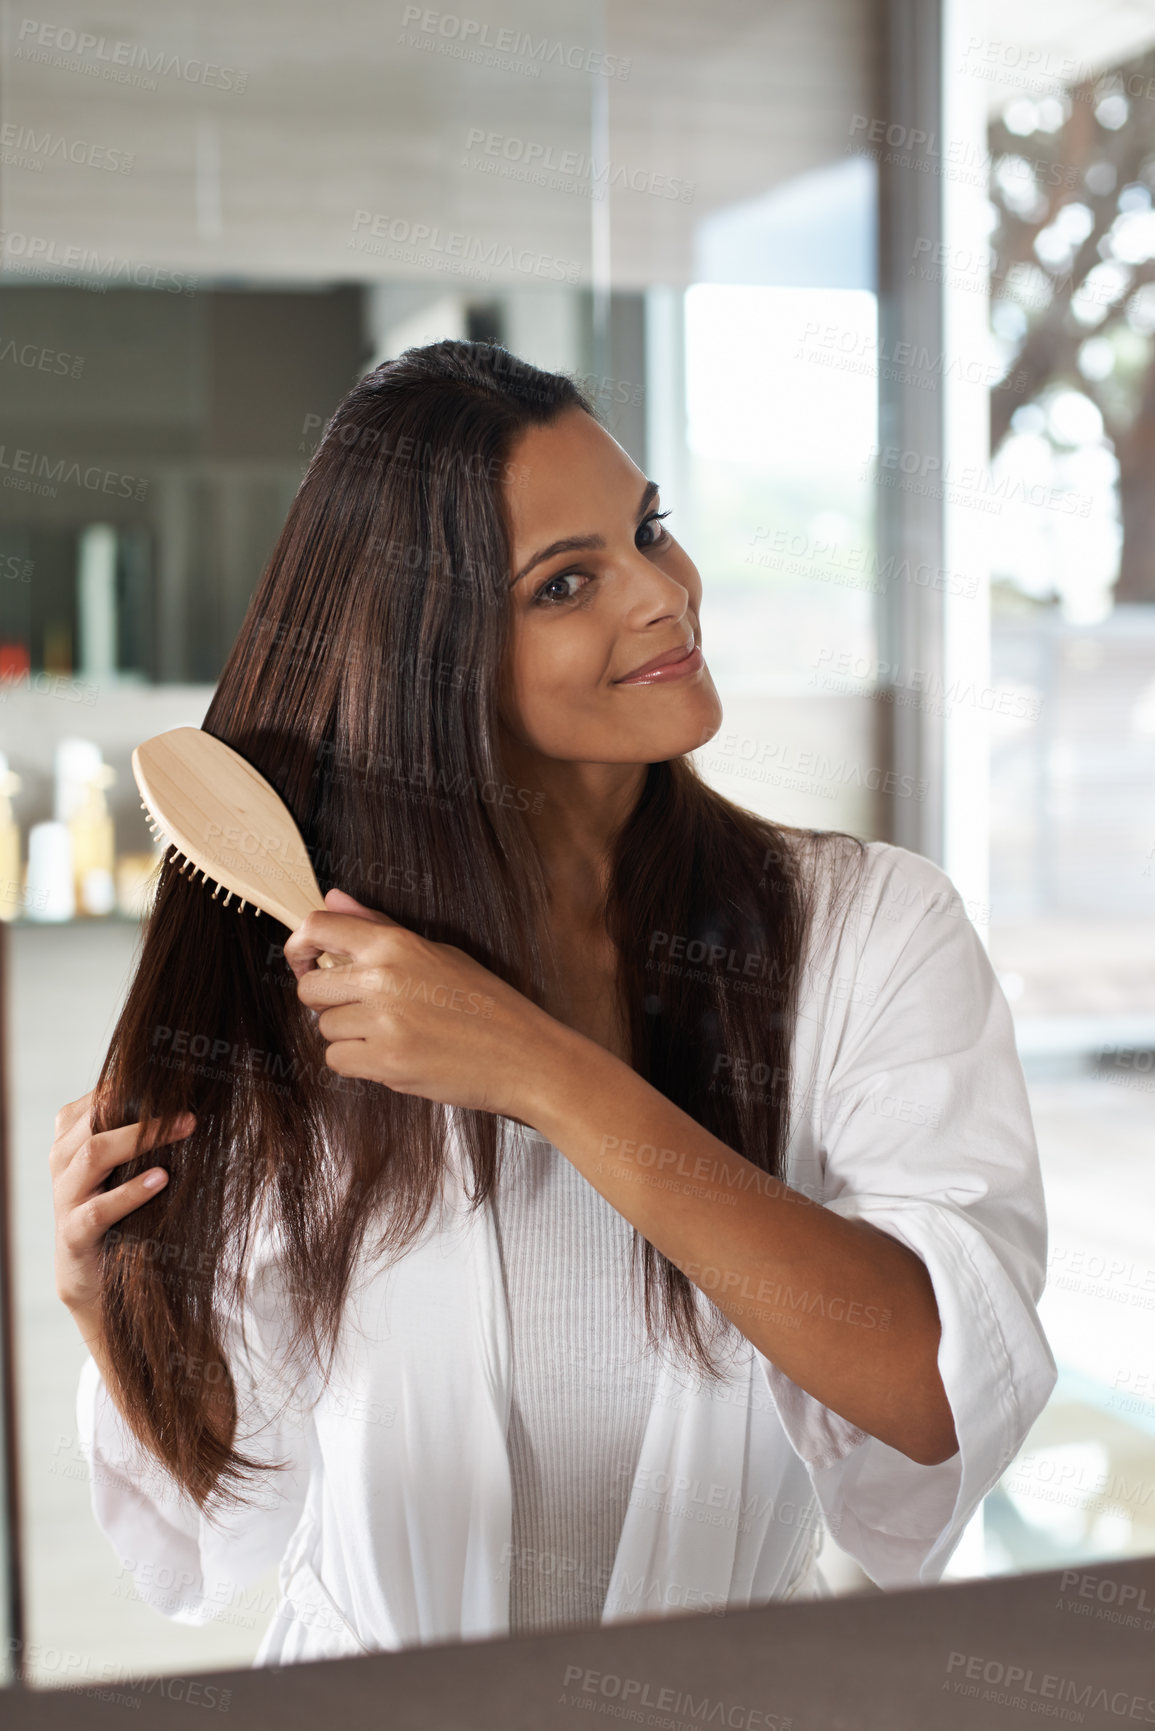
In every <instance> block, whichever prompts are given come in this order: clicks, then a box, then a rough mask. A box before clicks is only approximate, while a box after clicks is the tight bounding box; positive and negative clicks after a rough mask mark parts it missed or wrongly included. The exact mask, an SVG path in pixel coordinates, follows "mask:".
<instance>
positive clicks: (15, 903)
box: [0, 751, 24, 920]
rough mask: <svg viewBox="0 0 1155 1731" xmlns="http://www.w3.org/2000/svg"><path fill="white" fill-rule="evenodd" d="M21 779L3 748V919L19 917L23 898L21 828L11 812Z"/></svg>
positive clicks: (0, 778) (0, 758)
mask: <svg viewBox="0 0 1155 1731" xmlns="http://www.w3.org/2000/svg"><path fill="white" fill-rule="evenodd" d="M21 785H22V784H21V778H20V777H19V776H18V775H16V774H15V773H14V772H13V771H12V770H10V769H9V768H8V759H7V757H6V756H5V754H4V753H3V752H2V751H0V920H15V919H19V917H20V912H21V908H22V905H23V900H24V886H23V884H22V882H21V878H20V827H19V825H18V824H17V822H16V819H15V817H14V816H13V814H12V795H13V794H16V793H19V792H20V788H21Z"/></svg>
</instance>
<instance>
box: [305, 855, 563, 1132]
mask: <svg viewBox="0 0 1155 1731" xmlns="http://www.w3.org/2000/svg"><path fill="white" fill-rule="evenodd" d="M322 951H328V952H329V954H331V955H337V954H342V955H348V956H349V957H350V958H351V960H350V961H349V962H341V963H340V964H339V965H338V966H337V967H335V968H318V967H316V966H315V965H314V958H315V957H317V956H319V955H320V954H321V953H322ZM285 959H286V960H287V961H288V963H289V966H290V967H291V968H292V970H293V972H294V974H295V975H296V976H297V997H298V998H299V999H300V1001H301V1002H302V1003H303V1004H307V1005H308V1006H309V1007H310V1008H311V1009H315V1010H317V1011H319V1012H320V1014H319V1016H318V1020H317V1026H318V1029H319V1030H320V1033H321V1035H322V1037H323V1038H324V1039H325V1040H326V1041H327V1042H328V1049H327V1051H326V1053H325V1062H326V1063H327V1065H328V1066H329V1068H330V1069H331V1070H335V1071H336V1072H337V1073H338V1075H341V1076H363V1077H366V1078H367V1079H368V1080H370V1081H374V1082H384V1083H385V1085H386V1086H387V1087H389V1088H393V1089H395V1090H396V1091H397V1093H399V1094H420V1095H423V1096H424V1097H425V1098H426V1099H427V1100H440V1101H443V1102H444V1103H445V1104H446V1105H451V1106H464V1107H476V1108H478V1109H479V1110H481V1111H483V1112H495V1113H499V1114H500V1115H502V1116H503V1117H510V1118H513V1117H516V1118H519V1119H520V1118H522V1117H523V1116H524V1111H523V1108H525V1106H526V1095H525V1084H526V1081H527V1078H528V1077H529V1076H530V1075H532V1074H533V1071H534V1069H535V1068H536V1067H537V1066H538V1065H540V1064H541V1062H542V1061H543V1054H542V1042H543V1039H544V1038H545V1037H546V1036H547V1035H548V1032H549V1030H550V1028H553V1027H556V1025H557V1024H556V1023H554V1020H553V1018H552V1017H551V1016H549V1015H547V1014H546V1012H545V1011H544V1010H541V1009H539V1008H538V1006H537V1005H536V1004H533V1003H531V1002H530V1000H529V999H528V998H527V997H525V996H524V995H523V994H522V993H521V992H517V991H515V990H514V989H513V987H512V986H509V985H507V984H506V982H505V981H504V980H500V979H498V977H497V975H496V974H493V973H491V972H490V971H489V969H488V968H484V967H482V965H481V963H480V962H476V961H474V959H473V957H472V956H468V955H466V953H465V951H464V950H459V949H458V948H457V946H456V945H455V944H437V943H433V942H431V941H430V940H429V939H427V938H423V937H421V936H420V935H419V934H418V933H417V932H413V931H410V930H409V928H408V927H407V926H402V925H399V924H398V922H397V921H396V920H392V919H390V918H389V916H388V914H383V913H380V912H379V911H378V910H377V909H376V908H367V907H365V906H363V904H362V903H361V902H358V901H356V900H355V899H354V898H353V897H352V896H350V895H346V894H345V892H344V890H338V889H331V890H330V891H329V892H328V894H327V895H326V897H325V907H324V910H322V909H319V908H318V909H316V910H315V911H313V912H312V913H309V914H307V915H306V916H305V918H304V919H303V920H302V921H301V924H300V925H299V926H298V927H297V929H296V931H295V932H293V934H292V936H291V937H290V938H289V939H288V941H287V943H286V944H285Z"/></svg>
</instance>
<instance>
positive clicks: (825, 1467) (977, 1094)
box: [758, 844, 1056, 1587]
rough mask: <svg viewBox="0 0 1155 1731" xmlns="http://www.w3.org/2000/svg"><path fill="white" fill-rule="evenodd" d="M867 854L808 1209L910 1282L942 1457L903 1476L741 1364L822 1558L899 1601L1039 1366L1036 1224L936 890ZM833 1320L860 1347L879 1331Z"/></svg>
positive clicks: (1040, 1269)
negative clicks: (762, 1391) (893, 1264)
mask: <svg viewBox="0 0 1155 1731" xmlns="http://www.w3.org/2000/svg"><path fill="white" fill-rule="evenodd" d="M872 851H873V855H874V857H873V860H872V863H871V866H870V868H869V870H868V872H867V874H866V889H865V891H864V893H863V896H862V900H861V902H860V905H859V919H858V922H857V932H855V930H854V922H851V927H850V930H851V933H852V938H851V940H850V946H849V950H848V948H847V945H846V944H845V943H843V944H841V945H840V947H839V949H838V951H837V953H836V957H835V960H834V961H833V962H828V963H827V965H826V973H825V975H824V976H823V978H822V981H821V985H822V991H821V992H820V994H819V996H818V998H817V999H816V1002H817V1003H818V1004H819V1005H821V1006H822V1007H821V1008H820V1009H819V1011H818V1019H819V1021H820V1022H821V1023H822V1036H821V1039H820V1041H819V1053H820V1058H819V1064H818V1074H817V1084H816V1088H815V1092H814V1095H813V1099H812V1103H811V1110H812V1113H813V1121H814V1124H815V1132H816V1137H817V1143H818V1150H819V1161H820V1169H821V1172H822V1176H821V1179H820V1185H819V1190H820V1194H819V1196H818V1197H816V1199H820V1200H821V1201H822V1202H823V1204H824V1205H825V1206H827V1207H829V1208H831V1209H833V1210H834V1212H836V1213H838V1214H841V1215H844V1216H845V1217H847V1218H850V1219H861V1220H867V1221H870V1222H871V1223H872V1224H873V1225H875V1226H877V1227H879V1228H880V1229H881V1230H882V1231H884V1232H888V1233H890V1234H891V1235H892V1236H893V1237H895V1238H897V1239H899V1240H900V1242H902V1243H903V1244H906V1245H908V1246H909V1248H910V1249H911V1250H913V1251H915V1252H916V1254H917V1255H918V1256H919V1257H920V1258H921V1259H922V1261H923V1262H924V1263H925V1264H926V1267H927V1269H928V1271H929V1273H930V1278H931V1281H932V1283H933V1286H934V1293H935V1298H936V1300H937V1303H938V1310H939V1317H940V1320H941V1324H942V1335H941V1340H940V1345H939V1354H938V1368H939V1372H940V1374H941V1376H942V1380H943V1385H944V1387H945V1390H946V1395H947V1398H948V1400H949V1402H950V1406H951V1411H952V1413H953V1416H954V1422H955V1428H956V1432H957V1435H958V1439H959V1447H958V1450H957V1452H956V1453H955V1454H954V1455H952V1456H951V1457H950V1459H949V1460H946V1461H943V1462H942V1463H941V1464H939V1465H936V1466H923V1465H920V1464H919V1463H918V1462H916V1461H913V1460H911V1459H910V1458H909V1456H907V1455H904V1454H902V1453H901V1451H900V1450H898V1449H894V1448H891V1447H889V1446H888V1445H887V1444H886V1443H884V1442H881V1441H879V1440H878V1439H877V1438H876V1437H872V1436H869V1435H868V1434H867V1433H866V1432H864V1431H862V1430H859V1429H858V1428H857V1427H856V1426H854V1425H852V1424H850V1423H849V1422H848V1421H847V1420H846V1419H844V1418H842V1417H841V1416H840V1415H839V1414H837V1413H834V1412H832V1411H831V1410H830V1409H828V1408H827V1407H825V1406H823V1405H822V1404H821V1402H819V1401H817V1400H816V1399H814V1398H813V1397H812V1396H811V1395H809V1394H807V1393H805V1392H804V1391H803V1390H802V1389H800V1388H799V1387H798V1386H797V1385H796V1384H795V1383H793V1382H792V1381H791V1379H790V1378H789V1377H787V1376H785V1375H784V1374H783V1373H782V1372H781V1371H780V1370H779V1369H778V1368H777V1367H776V1366H775V1365H773V1364H772V1363H771V1362H770V1361H769V1360H768V1359H766V1358H765V1357H764V1356H763V1355H762V1354H759V1355H758V1356H759V1358H760V1360H761V1363H762V1366H763V1369H764V1371H765V1374H766V1378H767V1381H768V1383H769V1385H770V1391H771V1394H772V1395H773V1398H774V1401H775V1405H776V1406H777V1408H778V1411H779V1416H780V1418H781V1420H782V1423H783V1425H784V1427H785V1429H786V1432H787V1435H788V1437H789V1439H790V1442H791V1444H792V1445H793V1447H794V1448H795V1450H796V1452H797V1453H798V1454H799V1455H800V1456H801V1458H802V1459H803V1461H804V1462H805V1464H806V1466H807V1469H808V1471H809V1474H810V1478H811V1481H812V1483H813V1485H814V1488H815V1491H816V1493H817V1496H818V1499H819V1503H820V1505H821V1507H822V1510H823V1513H824V1515H825V1517H826V1520H827V1523H828V1525H829V1527H830V1530H831V1532H832V1534H833V1537H834V1539H835V1541H836V1542H837V1543H838V1545H839V1546H840V1547H841V1548H842V1549H843V1550H844V1551H847V1552H848V1553H849V1554H850V1555H851V1556H853V1557H855V1558H856V1559H857V1560H858V1562H859V1563H860V1564H861V1565H862V1567H863V1569H864V1570H865V1571H866V1573H867V1574H868V1575H869V1576H870V1578H871V1579H872V1580H873V1581H875V1582H876V1583H877V1584H878V1585H879V1586H880V1587H898V1586H906V1585H909V1586H915V1585H919V1584H923V1583H929V1582H933V1581H936V1580H938V1579H939V1578H940V1577H941V1575H942V1571H943V1569H944V1567H945V1566H946V1563H947V1562H948V1560H949V1558H950V1555H951V1553H952V1551H953V1550H954V1548H955V1546H956V1545H957V1543H958V1540H959V1538H960V1537H961V1535H962V1531H963V1528H964V1526H965V1525H966V1523H967V1522H968V1520H969V1519H970V1517H971V1515H972V1514H973V1513H974V1511H975V1509H976V1508H977V1507H978V1505H979V1503H980V1502H981V1501H982V1499H983V1497H984V1496H985V1495H986V1494H987V1492H988V1491H989V1490H991V1488H992V1487H993V1486H994V1485H995V1483H996V1482H997V1481H998V1479H999V1478H1000V1477H1001V1475H1002V1474H1003V1472H1004V1471H1005V1470H1006V1468H1007V1466H1008V1465H1009V1464H1010V1462H1011V1460H1012V1459H1013V1458H1014V1456H1015V1455H1016V1454H1017V1453H1018V1451H1019V1449H1020V1448H1021V1446H1022V1444H1023V1441H1024V1439H1025V1437H1026V1435H1027V1432H1028V1431H1029V1429H1030V1427H1031V1425H1032V1424H1033V1422H1034V1420H1035V1418H1036V1417H1037V1416H1038V1414H1039V1412H1040V1411H1041V1410H1042V1408H1043V1406H1044V1405H1045V1404H1046V1401H1047V1399H1048V1397H1049V1395H1050V1393H1051V1390H1052V1388H1053V1387H1054V1384H1055V1381H1056V1367H1055V1361H1054V1358H1053V1356H1052V1353H1051V1350H1050V1347H1049V1346H1048V1344H1047V1340H1046V1337H1045V1335H1044V1333H1043V1330H1042V1327H1041V1324H1040V1322H1039V1317H1038V1313H1037V1309H1036V1305H1037V1302H1038V1300H1039V1298H1040V1296H1041V1293H1042V1289H1043V1284H1044V1280H1045V1269H1046V1248H1047V1234H1046V1216H1045V1212H1044V1203H1043V1190H1042V1179H1041V1174H1040V1170H1039V1161H1038V1151H1037V1147H1036V1142H1035V1136H1034V1130H1033V1126H1032V1123H1031V1116H1030V1109H1029V1105H1028V1100H1027V1092H1026V1085H1025V1081H1024V1078H1023V1072H1022V1066H1021V1063H1020V1061H1019V1057H1018V1052H1017V1049H1016V1045H1015V1037H1014V1029H1013V1024H1012V1019H1011V1014H1010V1010H1009V1007H1008V1005H1007V1001H1006V998H1005V997H1004V995H1003V992H1002V989H1001V987H1000V986H999V984H998V981H997V979H996V977H995V974H994V970H993V969H992V967H991V964H990V961H989V959H988V957H987V954H986V951H985V949H984V948H983V945H982V942H981V940H980V938H979V936H978V933H977V932H976V930H975V928H974V926H973V925H972V924H971V921H970V919H969V918H968V917H967V914H966V910H965V907H964V905H963V903H962V900H961V898H960V897H959V895H958V892H957V890H956V889H955V887H954V885H953V884H952V882H951V880H950V878H949V877H948V876H947V875H946V874H945V873H944V872H943V871H941V870H940V869H939V868H938V867H937V866H935V865H933V864H932V863H931V862H930V861H929V860H926V859H924V858H923V857H922V856H921V855H918V854H914V853H911V852H910V851H909V850H907V849H905V848H897V847H891V846H888V845H885V844H874V845H873V849H872ZM840 999H841V1000H842V1002H843V1004H844V1008H843V1009H842V1010H839V1009H838V1008H837V1006H838V1003H839V1000H840ZM811 1193H812V1194H813V1192H811ZM847 1316H848V1320H847V1326H858V1327H860V1328H861V1329H862V1333H863V1338H864V1344H865V1340H866V1338H867V1337H868V1333H869V1328H870V1327H871V1326H876V1327H882V1326H887V1325H888V1322H889V1318H888V1317H887V1316H886V1315H885V1313H880V1314H879V1315H877V1316H873V1317H869V1318H868V1317H865V1316H860V1317H859V1318H858V1319H857V1320H856V1321H853V1322H852V1321H851V1320H849V1313H848V1312H847Z"/></svg>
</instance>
